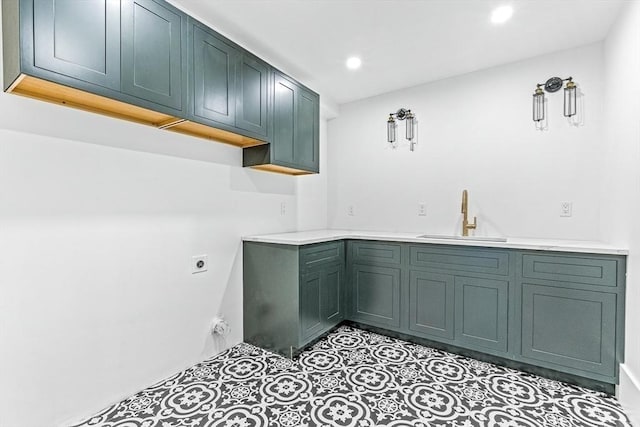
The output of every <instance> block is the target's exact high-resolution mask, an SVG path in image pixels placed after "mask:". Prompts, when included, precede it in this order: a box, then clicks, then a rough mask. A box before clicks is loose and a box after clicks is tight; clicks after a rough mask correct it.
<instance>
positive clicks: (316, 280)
mask: <svg viewBox="0 0 640 427" xmlns="http://www.w3.org/2000/svg"><path fill="white" fill-rule="evenodd" d="M321 300H322V282H321V272H319V271H316V272H311V273H307V274H304V275H303V276H302V281H301V283H300V338H301V340H302V341H303V342H306V341H307V340H309V339H312V338H314V337H315V335H316V334H318V333H319V332H321V331H322V328H323V326H324V324H323V316H322V308H321V303H320V301H321Z"/></svg>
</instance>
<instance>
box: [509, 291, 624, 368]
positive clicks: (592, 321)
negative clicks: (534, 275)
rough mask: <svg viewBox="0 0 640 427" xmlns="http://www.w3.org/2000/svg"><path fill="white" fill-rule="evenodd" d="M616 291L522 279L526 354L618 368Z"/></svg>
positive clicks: (545, 359) (564, 362) (568, 363)
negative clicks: (616, 362)
mask: <svg viewBox="0 0 640 427" xmlns="http://www.w3.org/2000/svg"><path fill="white" fill-rule="evenodd" d="M615 313H616V295H615V294H612V293H603V292H591V291H582V290H576V289H564V288H557V287H551V286H540V285H532V284H523V288H522V355H523V356H524V357H527V358H530V359H535V360H537V361H543V362H550V363H552V364H556V365H560V366H564V367H568V368H572V369H578V370H583V371H588V372H593V373H597V374H603V375H609V376H613V375H614V374H615V369H614V366H615Z"/></svg>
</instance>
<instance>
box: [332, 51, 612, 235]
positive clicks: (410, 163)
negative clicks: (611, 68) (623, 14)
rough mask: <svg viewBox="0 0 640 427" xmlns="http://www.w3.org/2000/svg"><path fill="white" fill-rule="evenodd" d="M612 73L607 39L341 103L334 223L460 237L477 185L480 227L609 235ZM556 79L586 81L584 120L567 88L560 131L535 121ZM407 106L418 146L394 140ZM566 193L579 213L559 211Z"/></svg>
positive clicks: (557, 107)
mask: <svg viewBox="0 0 640 427" xmlns="http://www.w3.org/2000/svg"><path fill="white" fill-rule="evenodd" d="M422 54H423V55H424V58H421V59H420V60H425V61H428V52H423V53H422ZM398 66H399V67H401V66H404V64H398ZM407 66H410V63H409V64H407ZM602 73H603V71H602V44H596V45H590V46H587V47H582V48H579V49H574V50H570V51H563V52H558V53H556V54H552V55H546V56H542V57H537V58H534V59H531V60H527V61H522V62H518V63H513V64H510V65H506V66H501V67H496V68H492V69H488V70H483V71H478V72H474V73H471V74H467V75H463V76H459V77H455V78H450V79H446V80H442V81H438V82H435V83H430V84H426V85H422V86H418V87H413V88H409V89H406V90H402V91H397V92H392V93H389V94H386V95H381V96H377V97H374V98H369V99H366V100H363V101H358V102H354V103H350V104H346V105H343V106H341V109H340V115H339V117H338V118H336V119H333V120H331V121H329V131H328V132H329V141H330V145H329V153H328V157H329V160H328V161H329V225H330V226H331V227H333V228H357V229H393V230H397V231H414V232H420V233H423V232H428V233H446V234H451V233H456V234H459V233H460V223H461V216H460V201H461V192H462V190H463V189H465V188H466V189H468V190H469V201H470V214H471V215H476V216H477V217H478V230H477V231H476V234H477V235H495V234H499V235H505V236H511V237H516V236H518V237H539V238H566V239H586V240H589V239H598V238H599V237H600V234H599V227H598V224H599V214H600V213H599V211H600V200H599V198H600V192H599V188H600V185H599V182H600V180H601V178H602V161H601V157H602V152H603V141H602V134H603V125H602ZM552 76H560V77H568V76H573V77H574V79H575V81H576V82H577V83H578V84H579V85H580V87H581V88H582V90H583V92H584V94H585V103H586V108H587V111H586V113H587V114H586V122H585V126H583V127H581V128H572V127H570V126H569V125H568V124H567V123H566V121H565V119H564V117H563V116H562V101H563V95H562V92H557V93H555V94H551V95H550V96H549V108H548V110H549V111H548V113H549V130H548V131H547V132H537V131H535V130H534V125H533V121H532V120H531V95H532V93H533V91H534V89H535V84H536V83H538V82H544V81H545V80H546V79H547V78H549V77H552ZM400 107H405V108H410V109H412V110H413V111H414V112H415V113H416V114H417V116H418V119H419V144H418V146H417V147H416V151H415V152H410V151H409V150H408V147H407V146H401V147H400V148H398V149H396V150H391V149H389V148H388V147H387V144H386V118H387V116H388V114H389V113H390V112H394V111H396V110H397V109H398V108H400ZM404 129H405V128H404V122H399V126H398V134H399V135H404ZM402 138H403V137H402ZM562 201H572V202H573V217H571V218H561V217H560V216H559V212H560V202H562ZM419 202H425V203H426V205H427V215H426V216H424V217H420V216H418V215H417V213H418V212H417V207H418V203H419ZM349 205H353V206H354V213H355V215H354V216H348V215H347V207H348V206H349Z"/></svg>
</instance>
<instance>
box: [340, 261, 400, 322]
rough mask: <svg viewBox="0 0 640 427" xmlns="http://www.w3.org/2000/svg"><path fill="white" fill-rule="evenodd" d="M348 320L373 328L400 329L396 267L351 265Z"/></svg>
mask: <svg viewBox="0 0 640 427" xmlns="http://www.w3.org/2000/svg"><path fill="white" fill-rule="evenodd" d="M351 319H352V320H355V321H358V322H363V323H368V324H372V325H374V326H381V327H393V328H398V327H400V268H395V267H381V266H377V265H360V264H355V265H353V266H352V268H351Z"/></svg>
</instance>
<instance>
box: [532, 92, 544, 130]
mask: <svg viewBox="0 0 640 427" xmlns="http://www.w3.org/2000/svg"><path fill="white" fill-rule="evenodd" d="M542 120H544V91H543V90H542V89H540V86H538V88H537V89H536V91H535V92H534V94H533V121H534V122H540V121H542Z"/></svg>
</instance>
